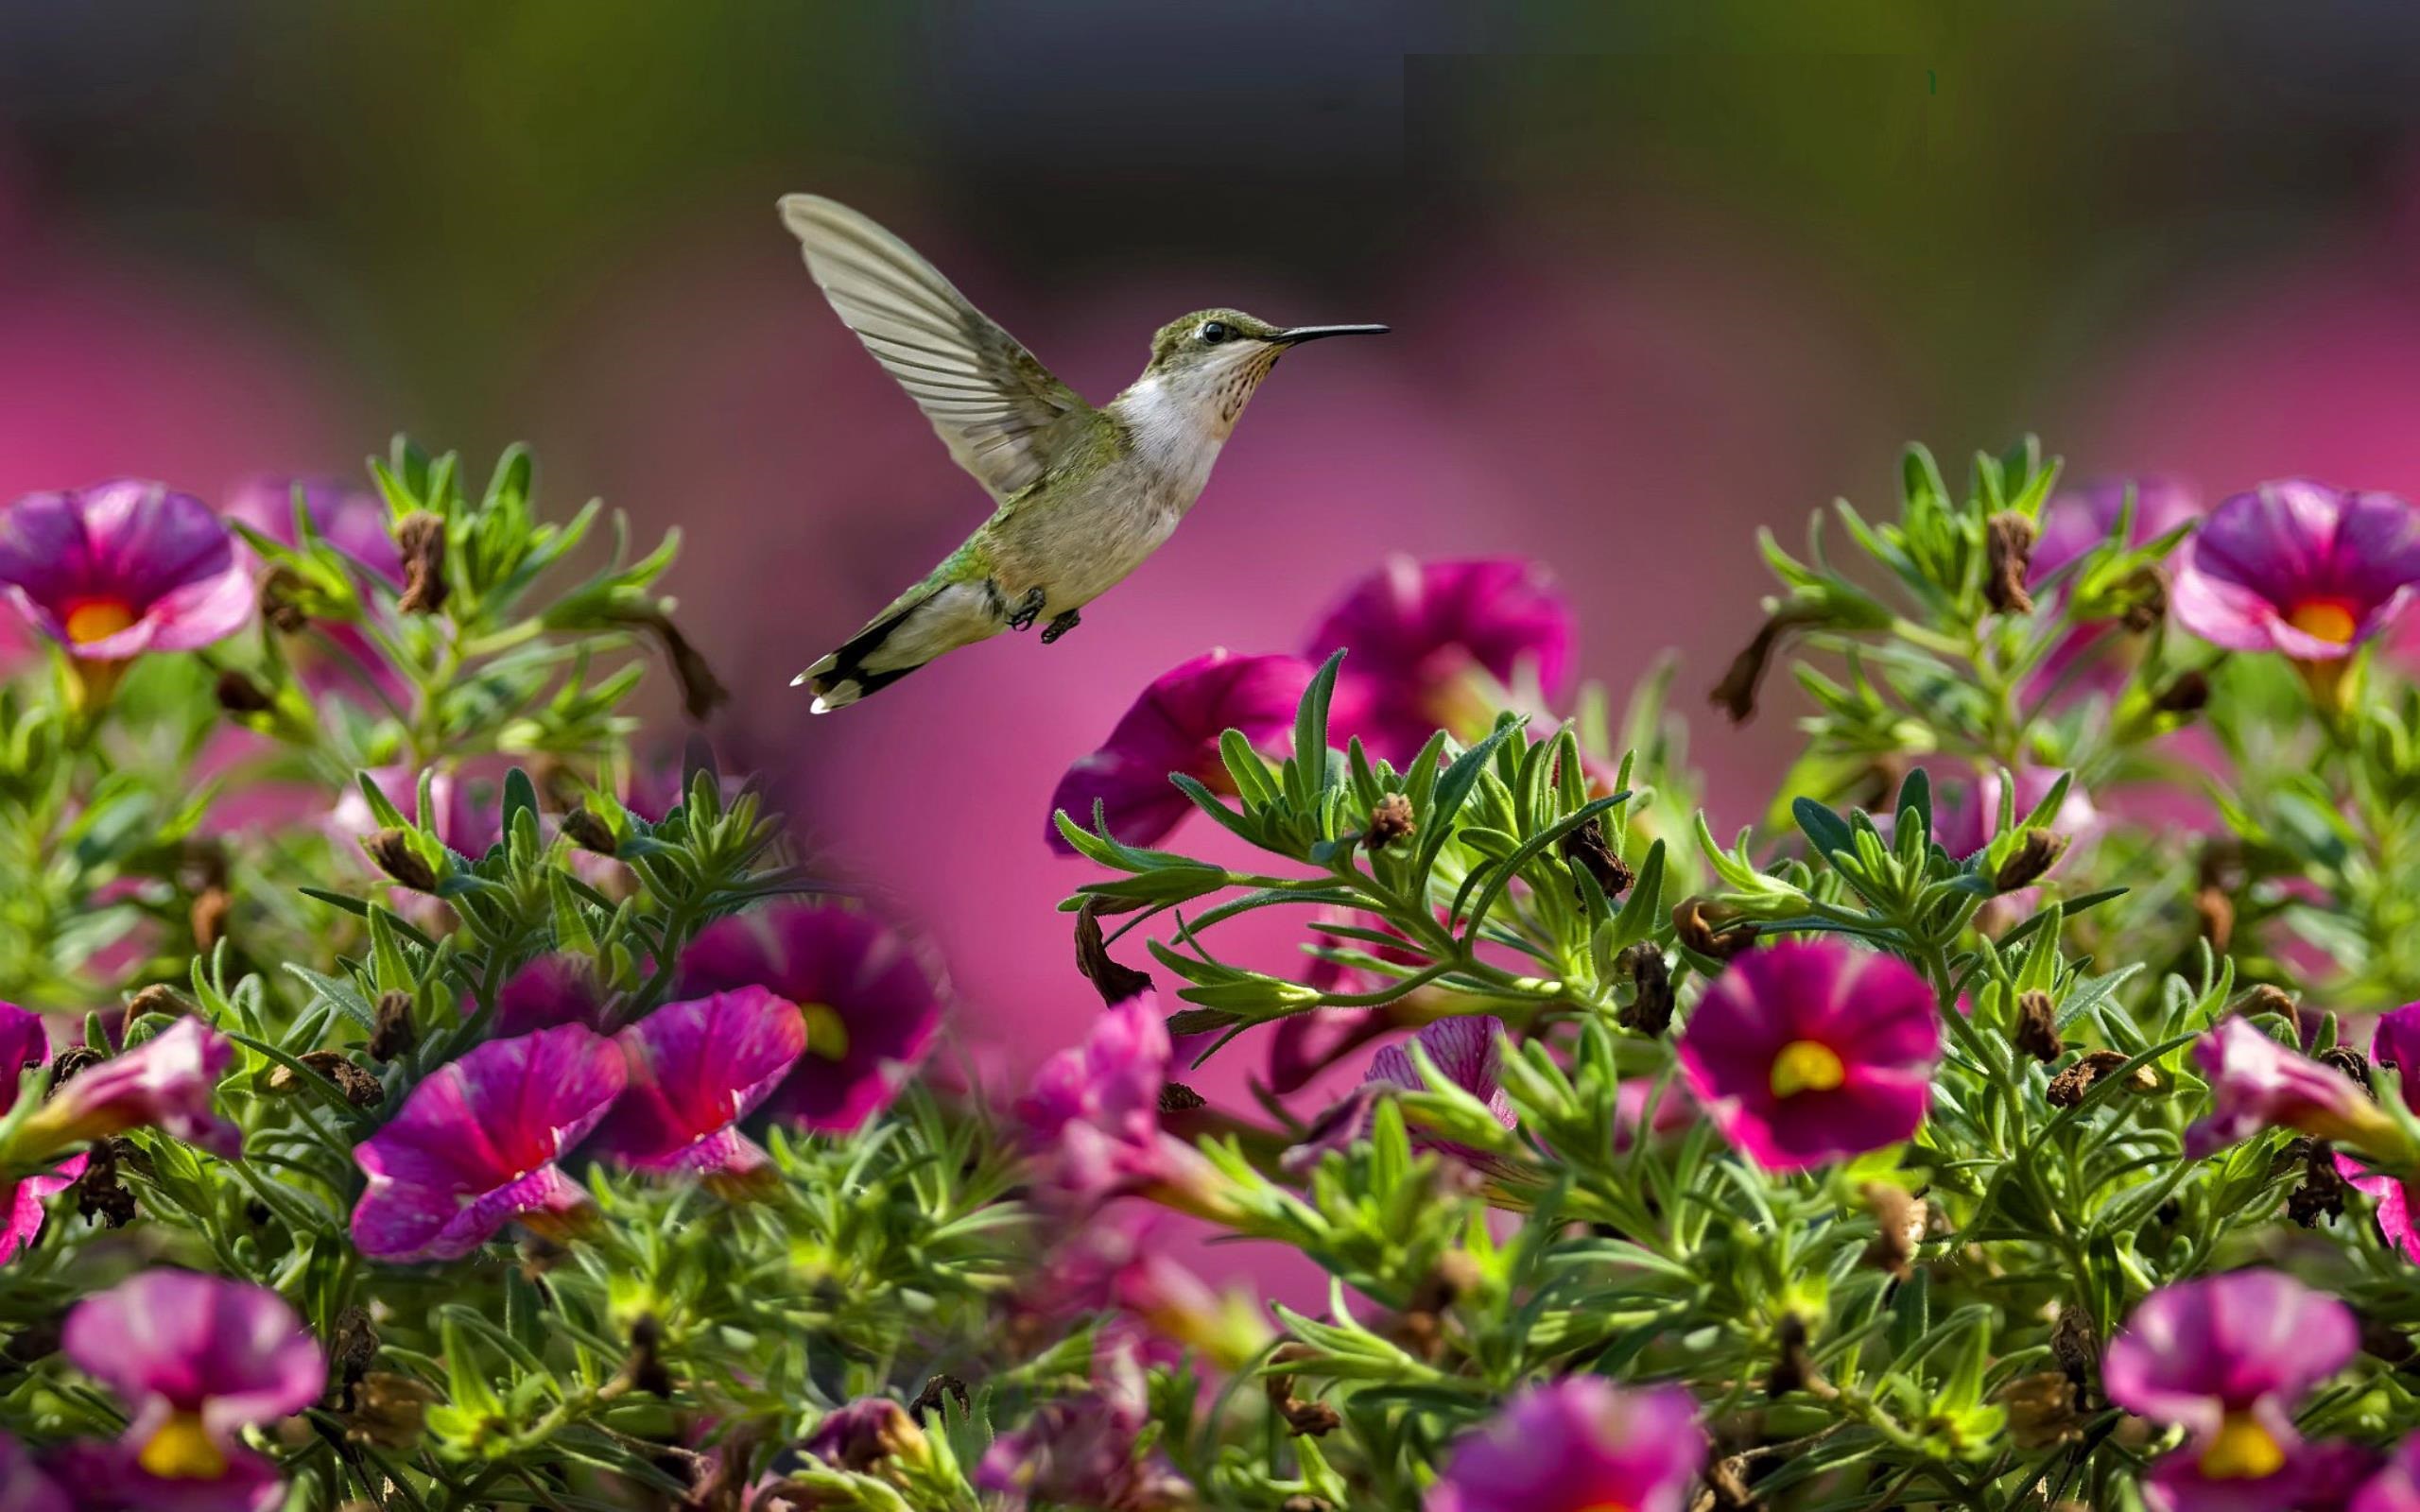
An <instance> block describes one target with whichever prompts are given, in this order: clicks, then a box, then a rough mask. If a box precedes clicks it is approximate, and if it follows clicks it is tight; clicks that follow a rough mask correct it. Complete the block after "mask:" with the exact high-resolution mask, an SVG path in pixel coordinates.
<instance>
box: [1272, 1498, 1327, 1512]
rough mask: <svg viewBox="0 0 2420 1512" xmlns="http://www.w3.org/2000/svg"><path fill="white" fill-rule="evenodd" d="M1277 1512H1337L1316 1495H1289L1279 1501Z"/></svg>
mask: <svg viewBox="0 0 2420 1512" xmlns="http://www.w3.org/2000/svg"><path fill="white" fill-rule="evenodd" d="M1277 1512H1336V1509H1335V1508H1334V1507H1332V1506H1330V1505H1328V1504H1327V1503H1325V1502H1322V1501H1321V1500H1320V1499H1319V1498H1318V1497H1316V1496H1289V1497H1288V1498H1287V1499H1286V1500H1285V1501H1283V1502H1280V1503H1277Z"/></svg>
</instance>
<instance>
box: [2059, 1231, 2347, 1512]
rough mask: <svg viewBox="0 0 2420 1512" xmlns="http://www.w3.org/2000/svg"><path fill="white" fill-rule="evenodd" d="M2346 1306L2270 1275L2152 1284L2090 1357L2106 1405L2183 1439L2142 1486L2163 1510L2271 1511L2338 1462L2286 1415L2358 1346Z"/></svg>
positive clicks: (2339, 1470)
mask: <svg viewBox="0 0 2420 1512" xmlns="http://www.w3.org/2000/svg"><path fill="white" fill-rule="evenodd" d="M2359 1335H2360V1330H2359V1325H2358V1324H2357V1323H2356V1322H2355V1321H2354V1318H2353V1314H2352V1311H2351V1309H2349V1308H2347V1307H2345V1306H2344V1304H2343V1303H2342V1302H2339V1301H2337V1300H2336V1299H2335V1298H2334V1297H2328V1296H2325V1295H2324V1294H2322V1293H2319V1292H2314V1291H2312V1290H2310V1289H2309V1288H2308V1287H2306V1286H2304V1285H2303V1284H2302V1283H2300V1282H2299V1281H2296V1280H2293V1279H2292V1278H2291V1277H2289V1276H2286V1275H2283V1274H2281V1273H2279V1272H2277V1271H2273V1270H2245V1271H2236V1272H2233V1273H2231V1274H2228V1275H2224V1276H2212V1277H2206V1278H2204V1279H2203V1280H2191V1281H2181V1282H2178V1283H2177V1284H2175V1285H2171V1286H2163V1287H2161V1288H2160V1289H2159V1290H2158V1291H2155V1292H2153V1293H2152V1295H2151V1296H2150V1297H2145V1298H2144V1299H2143V1302H2142V1304H2141V1305H2140V1306H2138V1307H2136V1308H2135V1312H2134V1315H2133V1316H2131V1317H2129V1318H2128V1319H2127V1320H2126V1327H2125V1329H2124V1331H2123V1332H2120V1333H2119V1334H2118V1336H2117V1337H2116V1338H2115V1339H2113V1340H2111V1341H2110V1344H2109V1349H2108V1352H2107V1353H2106V1354H2105V1355H2103V1356H2102V1359H2101V1381H2102V1384H2103V1386H2104V1388H2105V1389H2106V1390H2107V1391H2108V1393H2109V1400H2111V1401H2113V1402H2116V1403H2117V1404H2118V1406H2120V1407H2123V1408H2125V1409H2126V1410H2127V1411H2129V1412H2132V1413H2136V1414H2139V1415H2140V1416H2142V1417H2149V1418H2151V1419H2152V1420H2153V1421H2156V1422H2162V1423H2168V1424H2170V1425H2172V1426H2175V1427H2179V1428H2183V1429H2184V1430H2185V1431H2186V1435H2187V1436H2186V1441H2185V1444H2184V1446H2183V1447H2182V1448H2180V1449H2178V1450H2177V1451H2176V1452H2173V1453H2171V1454H2168V1455H2166V1456H2164V1457H2162V1458H2161V1459H2160V1460H2159V1462H2158V1463H2157V1464H2155V1465H2153V1466H2152V1470H2151V1473H2150V1475H2149V1476H2148V1477H2147V1480H2146V1486H2145V1490H2146V1492H2147V1493H2148V1495H2149V1496H2150V1497H2151V1499H2152V1502H2153V1503H2154V1504H2155V1505H2158V1506H2161V1507H2163V1508H2164V1509H2166V1512H2204V1509H2208V1512H2219V1509H2221V1508H2242V1509H2250V1508H2256V1507H2268V1508H2274V1509H2276V1512H2287V1509H2289V1508H2292V1507H2296V1506H2301V1505H2304V1504H2306V1503H2309V1502H2311V1501H2312V1500H2313V1497H2312V1492H2313V1490H2314V1488H2315V1486H2317V1485H2319V1484H2321V1483H2323V1482H2327V1483H2333V1482H2336V1481H2339V1480H2340V1479H2341V1478H2342V1475H2343V1471H2344V1469H2345V1468H2346V1461H2347V1457H2348V1456H2346V1455H2345V1454H2344V1453H2343V1452H2342V1451H2341V1450H2340V1449H2338V1448H2337V1447H2335V1446H2327V1445H2311V1446H2306V1445H2305V1444H2304V1443H2303V1441H2302V1438H2301V1435H2298V1434H2296V1433H2295V1431H2294V1424H2293V1413H2294V1408H2295V1407H2296V1405H2298V1404H2299V1403H2300V1402H2301V1400H2303V1398H2304V1397H2305V1396H2307V1395H2308V1393H2309V1391H2310V1389H2311V1387H2313V1386H2315V1385H2317V1384H2318V1383H2320V1382H2322V1381H2325V1379H2327V1378H2328V1377H2329V1376H2331V1375H2334V1374H2335V1373H2336V1372H2337V1371H2338V1370H2339V1369H2342V1367H2343V1366H2344V1365H2345V1363H2346V1362H2347V1361H2349V1360H2351V1359H2352V1357H2353V1355H2354V1354H2355V1353H2356V1352H2357V1351H2358V1350H2359V1348H2360V1337H2359Z"/></svg>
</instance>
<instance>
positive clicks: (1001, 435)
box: [782, 195, 1092, 500]
mask: <svg viewBox="0 0 2420 1512" xmlns="http://www.w3.org/2000/svg"><path fill="white" fill-rule="evenodd" d="M782 221H783V224H785V225H787V226H788V227H789V229H790V231H791V232H792V234H794V235H796V236H797V237H798V239H799V244H800V246H801V247H802V248H804V250H805V253H806V266H807V271H808V272H810V273H812V274H813V275H814V277H815V282H816V283H818V284H819V285H820V286H821V288H822V290H823V297H824V298H825V299H827V300H829V301H832V308H833V309H834V310H836V311H838V314H839V317H840V318H841V319H842V320H843V321H845V322H847V324H848V327H849V329H850V330H852V331H855V332H856V334H857V339H858V340H860V341H862V342H864V343H865V345H866V350H867V351H868V352H873V355H874V359H875V360H876V361H878V362H880V363H881V364H882V365H883V367H884V369H887V370H888V371H889V372H890V376H891V377H892V378H894V379H896V380H898V383H899V387H902V388H905V389H907V390H908V397H909V398H911V399H913V400H914V401H916V404H917V407H918V408H920V409H922V410H924V412H925V419H926V420H929V421H932V422H933V429H934V430H935V431H936V432H938V433H940V436H941V438H942V442H943V444H945V445H947V446H948V447H949V452H950V455H952V456H954V457H956V458H957V459H958V464H959V466H960V467H962V468H964V469H966V471H968V472H972V473H974V474H975V476H976V479H977V481H978V482H980V483H981V484H982V485H983V486H984V487H985V488H986V489H989V490H991V491H992V494H993V496H994V497H995V498H997V499H1001V500H1006V499H1008V498H1009V497H1010V496H1011V495H1012V494H1015V493H1017V492H1018V491H1019V490H1023V489H1025V488H1027V487H1028V486H1029V485H1030V484H1032V483H1033V482H1034V481H1035V480H1036V479H1038V478H1039V477H1041V475H1042V473H1043V471H1044V469H1045V468H1046V467H1047V466H1048V464H1049V460H1050V457H1051V455H1053V453H1054V451H1055V449H1056V448H1057V447H1059V446H1060V445H1062V444H1063V443H1064V442H1065V441H1066V440H1067V439H1068V438H1071V437H1073V436H1074V435H1075V434H1076V433H1077V432H1078V431H1079V430H1080V427H1081V425H1082V422H1083V421H1084V420H1085V419H1086V418H1087V417H1089V416H1090V415H1091V413H1092V408H1091V406H1090V405H1088V404H1085V403H1084V401H1083V400H1082V399H1081V398H1080V397H1079V396H1078V395H1077V393H1076V392H1075V390H1073V389H1071V388H1069V387H1067V386H1066V385H1065V384H1063V383H1061V382H1060V381H1059V380H1058V379H1056V378H1054V377H1052V376H1051V375H1050V369H1047V368H1045V367H1044V366H1043V365H1042V364H1041V363H1040V362H1039V361H1038V360H1036V359H1035V357H1034V355H1033V353H1032V352H1028V351H1027V350H1026V349H1025V347H1024V346H1023V345H1022V344H1021V343H1019V342H1018V340H1017V338H1016V337H1014V336H1012V335H1009V334H1008V333H1007V332H1006V331H1003V330H1001V329H1000V327H999V325H998V324H997V322H995V321H994V320H993V319H992V318H991V317H989V316H987V315H985V314H984V313H983V312H982V311H980V310H978V309H977V308H976V307H975V306H974V305H973V304H971V303H969V302H968V301H967V299H966V296H964V295H962V294H960V293H959V292H958V290H957V289H956V288H955V287H953V286H952V285H951V283H950V282H949V280H947V279H945V278H943V277H942V275H941V274H940V272H939V271H937V270H936V269H935V268H934V267H933V266H932V265H931V264H930V263H927V262H925V260H924V259H923V258H921V257H919V256H917V255H916V253H915V251H914V250H913V249H910V248H909V247H908V244H907V243H906V242H903V241H901V240H900V239H899V238H898V237H896V236H893V235H892V234H891V233H890V232H887V231H885V230H883V229H882V228H881V227H880V226H877V225H875V224H874V223H873V221H871V220H868V219H867V218H866V217H865V216H863V215H859V214H857V213H856V211H854V210H851V209H850V208H849V207H848V206H846V205H842V204H838V203H836V202H834V201H832V200H829V199H825V198H821V197H819V196H816V195H788V196H786V197H784V198H783V199H782Z"/></svg>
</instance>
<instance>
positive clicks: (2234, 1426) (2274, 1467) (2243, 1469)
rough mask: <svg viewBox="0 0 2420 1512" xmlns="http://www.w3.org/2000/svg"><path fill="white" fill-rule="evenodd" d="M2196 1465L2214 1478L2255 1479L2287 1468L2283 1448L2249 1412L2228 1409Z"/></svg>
mask: <svg viewBox="0 0 2420 1512" xmlns="http://www.w3.org/2000/svg"><path fill="white" fill-rule="evenodd" d="M2199 1465H2200V1468H2201V1470H2202V1473H2203V1474H2204V1475H2206V1476H2208V1477H2209V1478H2210V1479H2211V1480H2214V1481H2256V1480H2259V1479H2260V1478H2261V1477H2262V1476H2264V1475H2274V1474H2276V1473H2277V1472H2278V1471H2279V1470H2281V1469H2285V1468H2286V1448H2285V1446H2284V1445H2283V1444H2280V1443H2278V1442H2277V1440H2276V1437H2275V1435H2272V1434H2271V1433H2270V1432H2269V1430H2268V1429H2266V1428H2263V1427H2261V1426H2260V1422H2259V1420H2258V1419H2257V1418H2256V1417H2253V1416H2252V1414H2250V1413H2248V1412H2231V1413H2229V1414H2227V1415H2226V1417H2225V1418H2224V1419H2222V1420H2221V1422H2220V1424H2219V1431H2218V1432H2217V1433H2215V1434H2213V1435H2210V1442H2209V1443H2208V1444H2207V1445H2205V1446H2204V1448H2203V1450H2202V1457H2201V1459H2200V1461H2199Z"/></svg>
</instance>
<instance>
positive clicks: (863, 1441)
mask: <svg viewBox="0 0 2420 1512" xmlns="http://www.w3.org/2000/svg"><path fill="white" fill-rule="evenodd" d="M799 1447H800V1448H801V1449H802V1450H804V1451H805V1452H806V1453H807V1455H808V1456H809V1457H811V1458H814V1459H819V1460H821V1461H822V1462H823V1463H824V1464H826V1465H829V1466H831V1467H832V1468H833V1469H840V1470H848V1471H852V1472H860V1471H863V1470H866V1469H871V1468H872V1467H873V1466H874V1465H876V1464H879V1463H880V1462H881V1461H883V1460H886V1459H891V1458H897V1457H902V1456H908V1457H914V1456H921V1455H922V1454H923V1453H924V1452H925V1430H924V1429H923V1427H922V1426H920V1425H919V1424H918V1423H917V1421H916V1419H915V1418H913V1417H908V1409H907V1408H905V1407H902V1406H901V1405H899V1403H897V1402H895V1401H893V1400H890V1398H889V1397H859V1398H857V1399H856V1400H853V1401H847V1402H843V1403H841V1404H840V1405H839V1406H838V1407H835V1408H833V1409H832V1410H831V1411H830V1412H827V1413H825V1414H824V1415H823V1418H822V1420H821V1422H818V1423H817V1424H816V1425H815V1431H814V1432H813V1433H811V1434H809V1435H806V1440H805V1442H804V1443H803V1444H801V1445H800V1446H799ZM751 1504H753V1503H751Z"/></svg>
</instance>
